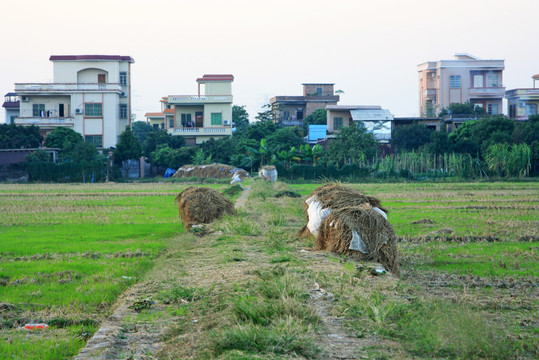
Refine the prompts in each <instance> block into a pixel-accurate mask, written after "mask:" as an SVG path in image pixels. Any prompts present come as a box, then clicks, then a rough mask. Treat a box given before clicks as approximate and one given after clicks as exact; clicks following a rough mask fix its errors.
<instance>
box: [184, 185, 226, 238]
mask: <svg viewBox="0 0 539 360" xmlns="http://www.w3.org/2000/svg"><path fill="white" fill-rule="evenodd" d="M176 202H177V203H178V210H179V213H180V219H182V220H183V224H184V227H185V229H186V230H187V229H189V228H190V227H191V226H192V225H195V224H208V223H211V222H212V221H214V220H216V219H218V218H220V217H221V216H223V215H225V214H230V215H235V214H236V209H234V204H233V203H232V202H231V201H230V200H228V198H227V197H226V196H224V195H223V194H221V193H220V192H218V191H215V190H213V189H210V188H205V187H196V186H189V187H188V188H186V189H185V190H184V191H182V192H181V193H180V194H179V195H178V196H177V197H176Z"/></svg>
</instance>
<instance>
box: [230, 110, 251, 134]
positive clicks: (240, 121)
mask: <svg viewBox="0 0 539 360" xmlns="http://www.w3.org/2000/svg"><path fill="white" fill-rule="evenodd" d="M232 126H234V127H235V128H236V133H238V132H243V131H244V130H245V129H246V128H247V127H248V126H249V114H248V113H247V110H245V105H242V106H239V105H233V106H232Z"/></svg>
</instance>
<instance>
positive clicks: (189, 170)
mask: <svg viewBox="0 0 539 360" xmlns="http://www.w3.org/2000/svg"><path fill="white" fill-rule="evenodd" d="M235 175H236V176H239V178H240V179H242V180H243V179H245V178H246V177H249V173H248V172H247V171H245V170H243V169H239V168H236V167H234V166H230V165H225V164H211V165H184V166H182V167H181V168H179V169H178V171H176V172H175V173H174V175H172V177H201V178H216V179H222V178H232V177H233V176H235Z"/></svg>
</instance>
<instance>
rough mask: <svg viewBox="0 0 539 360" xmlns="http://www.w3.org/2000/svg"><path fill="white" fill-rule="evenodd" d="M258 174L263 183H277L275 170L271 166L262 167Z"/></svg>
mask: <svg viewBox="0 0 539 360" xmlns="http://www.w3.org/2000/svg"><path fill="white" fill-rule="evenodd" d="M259 174H260V177H261V178H262V180H264V181H270V182H272V183H274V182H276V181H277V169H276V168H275V166H273V165H267V166H262V168H261V169H260V172H259Z"/></svg>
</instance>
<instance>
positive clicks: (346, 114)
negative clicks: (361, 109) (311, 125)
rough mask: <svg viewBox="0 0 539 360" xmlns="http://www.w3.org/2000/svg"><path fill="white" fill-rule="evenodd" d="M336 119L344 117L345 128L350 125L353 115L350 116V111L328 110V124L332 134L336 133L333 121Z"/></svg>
mask: <svg viewBox="0 0 539 360" xmlns="http://www.w3.org/2000/svg"><path fill="white" fill-rule="evenodd" d="M336 117H342V118H343V127H344V126H348V125H350V121H351V119H352V115H351V114H350V110H328V111H327V124H328V132H329V133H332V132H334V131H336V130H335V129H334V128H333V119H334V118H336ZM337 131H338V130H337Z"/></svg>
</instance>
